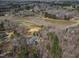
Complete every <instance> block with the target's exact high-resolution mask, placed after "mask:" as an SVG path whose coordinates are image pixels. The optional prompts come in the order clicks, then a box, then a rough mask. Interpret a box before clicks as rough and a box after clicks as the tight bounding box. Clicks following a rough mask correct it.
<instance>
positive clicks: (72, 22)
mask: <svg viewBox="0 0 79 59" xmlns="http://www.w3.org/2000/svg"><path fill="white" fill-rule="evenodd" d="M43 19H44V20H45V21H48V22H51V23H53V24H58V25H71V24H74V23H77V21H72V20H60V19H59V20H58V19H51V18H44V17H43Z"/></svg>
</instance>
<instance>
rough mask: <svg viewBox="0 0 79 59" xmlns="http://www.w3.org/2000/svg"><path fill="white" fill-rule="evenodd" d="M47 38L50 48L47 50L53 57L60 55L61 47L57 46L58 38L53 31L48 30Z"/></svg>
mask: <svg viewBox="0 0 79 59" xmlns="http://www.w3.org/2000/svg"><path fill="white" fill-rule="evenodd" d="M47 35H48V38H49V40H50V41H51V44H52V45H51V48H50V49H49V52H50V53H51V55H52V56H53V57H54V58H58V57H61V56H62V49H61V47H60V46H59V39H58V37H57V35H56V34H55V33H51V32H49V33H48V34H47Z"/></svg>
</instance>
